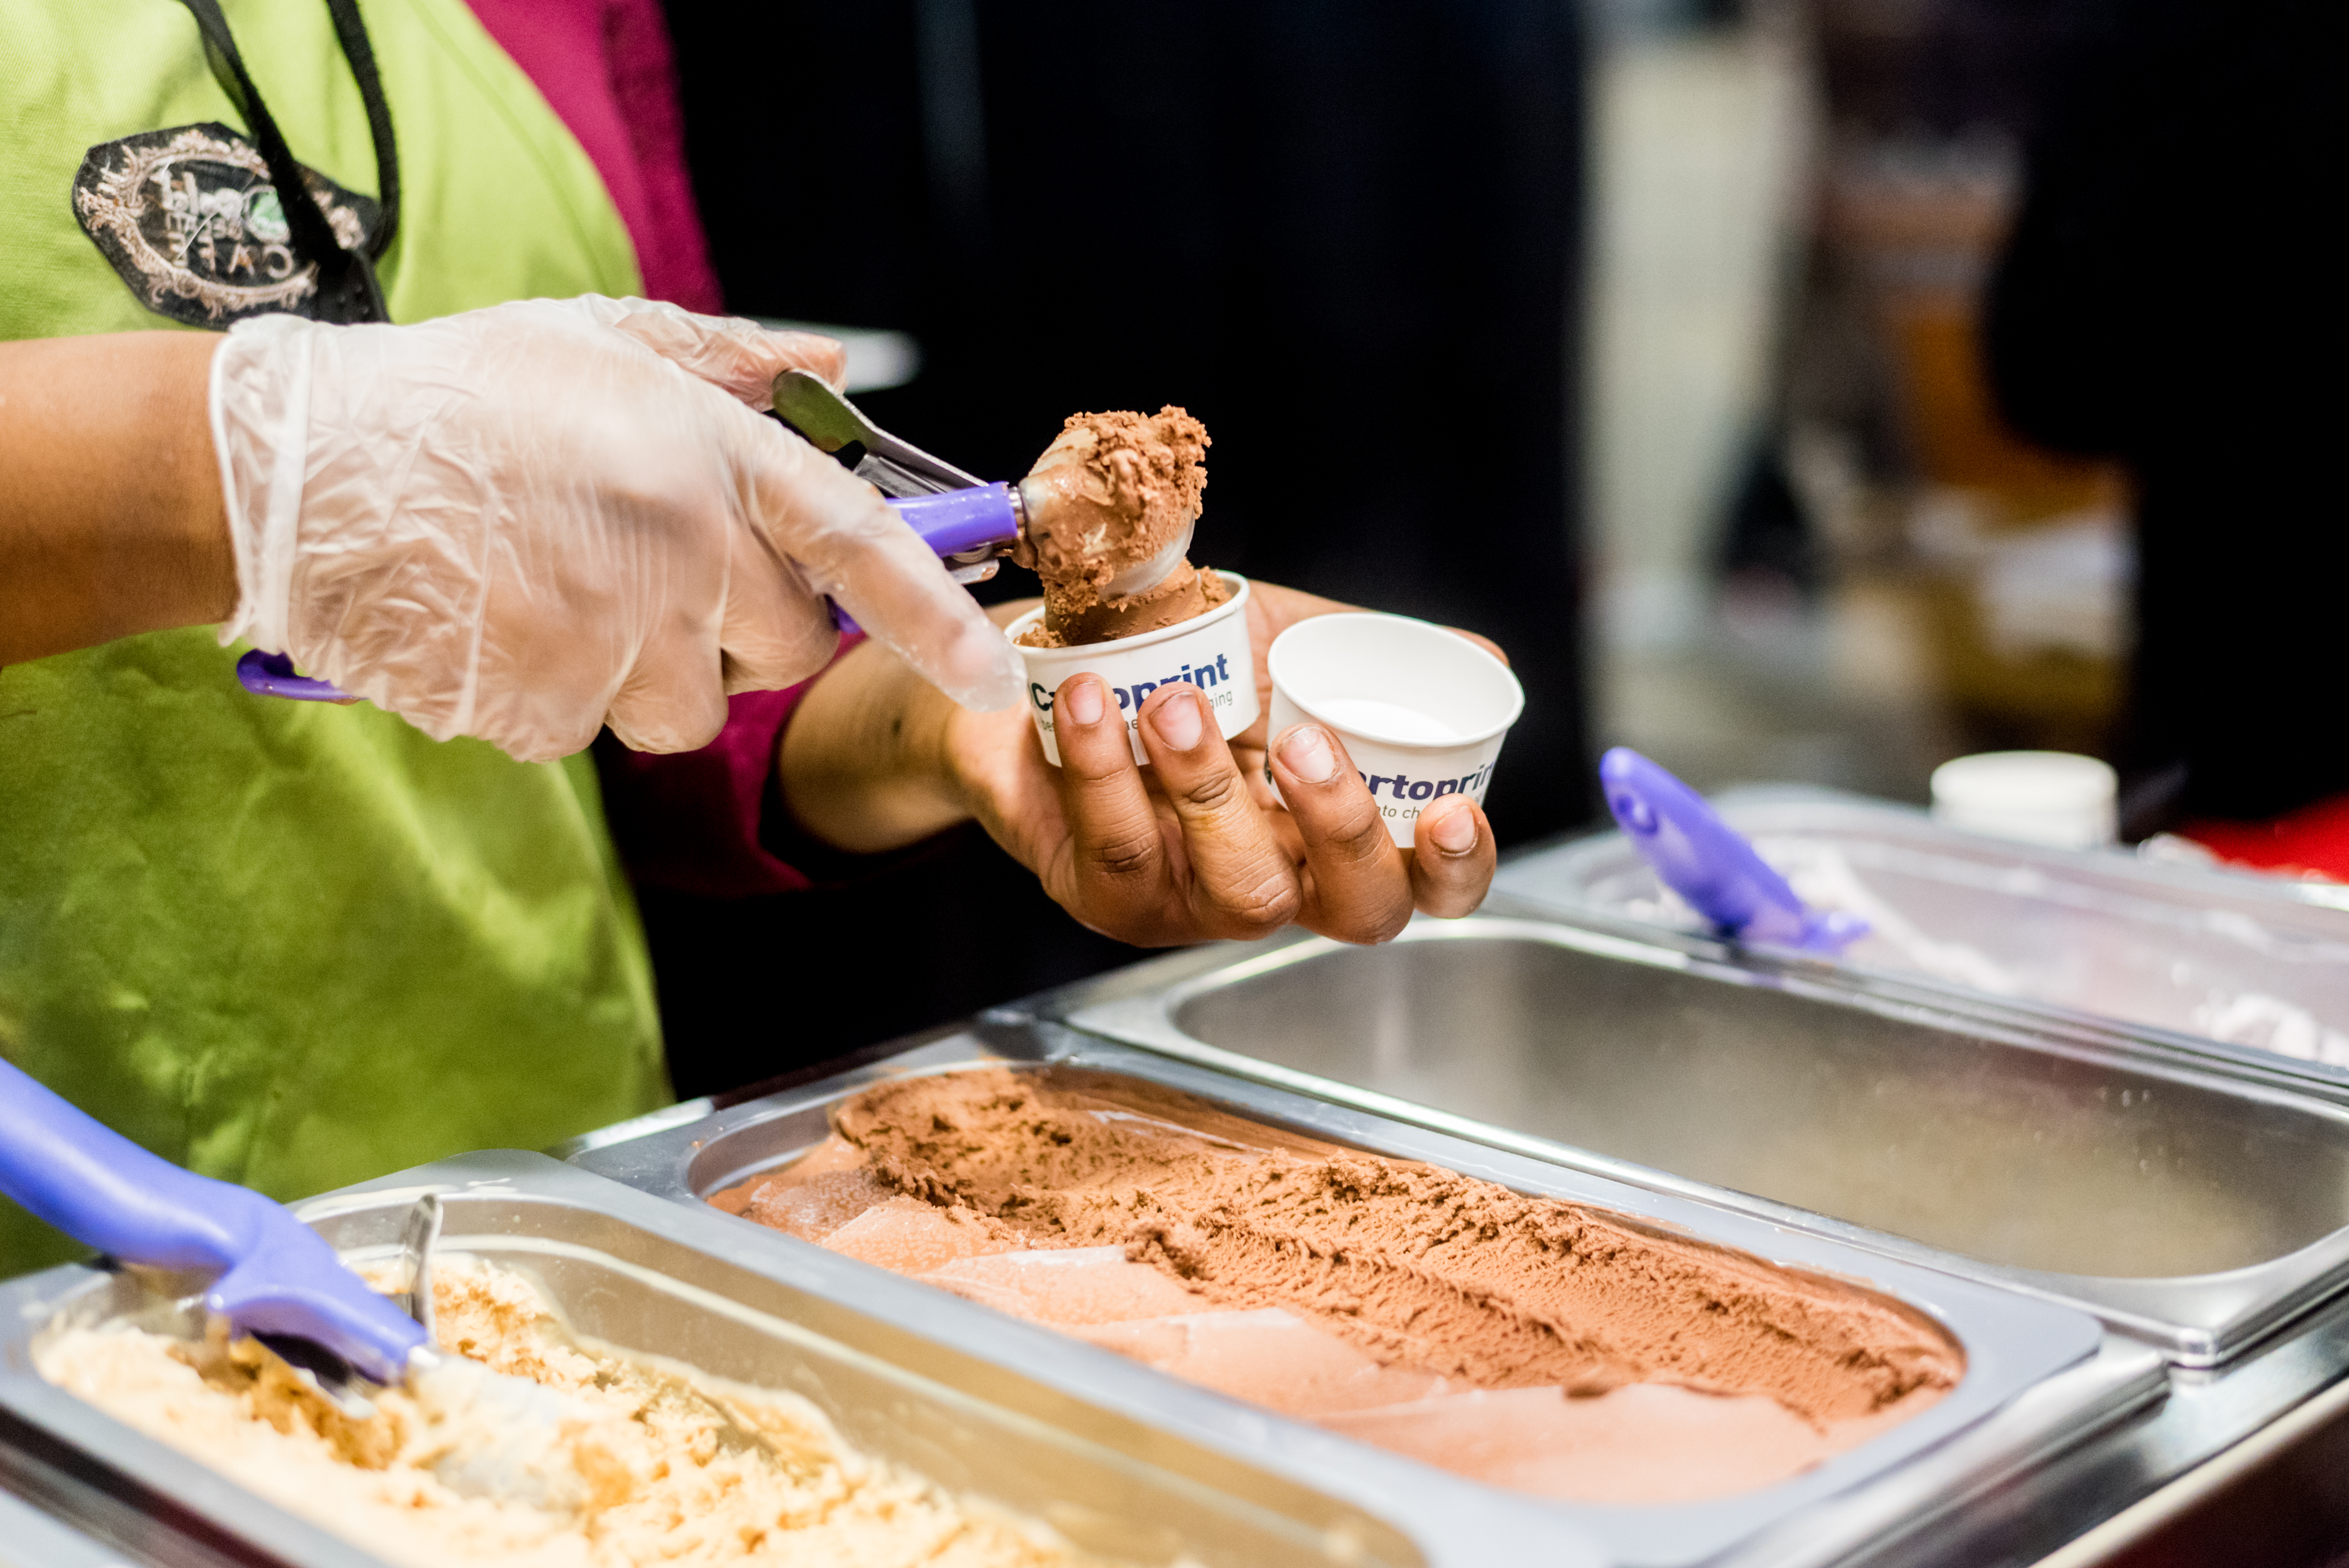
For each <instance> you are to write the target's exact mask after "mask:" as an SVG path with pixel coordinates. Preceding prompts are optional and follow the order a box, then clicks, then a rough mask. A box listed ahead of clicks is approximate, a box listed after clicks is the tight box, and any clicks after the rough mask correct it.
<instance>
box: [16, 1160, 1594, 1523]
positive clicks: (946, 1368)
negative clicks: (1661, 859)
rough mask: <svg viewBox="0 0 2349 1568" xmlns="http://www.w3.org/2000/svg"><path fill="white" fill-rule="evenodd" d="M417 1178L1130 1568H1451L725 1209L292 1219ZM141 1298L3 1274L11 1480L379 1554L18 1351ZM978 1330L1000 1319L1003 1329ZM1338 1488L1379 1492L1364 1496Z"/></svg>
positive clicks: (736, 1368)
mask: <svg viewBox="0 0 2349 1568" xmlns="http://www.w3.org/2000/svg"><path fill="white" fill-rule="evenodd" d="M422 1191H441V1192H443V1193H444V1194H446V1197H445V1213H446V1221H445V1224H444V1228H443V1231H442V1239H441V1243H440V1245H441V1247H442V1249H443V1250H444V1251H451V1252H464V1253H472V1254H474V1255H476V1256H479V1257H483V1258H487V1259H491V1260H493V1261H496V1262H499V1263H502V1264H510V1265H513V1266H516V1267H520V1268H522V1269H524V1270H527V1271H528V1272H529V1273H530V1274H532V1275H533V1277H534V1278H536V1279H537V1280H538V1281H539V1282H540V1283H541V1284H543V1286H544V1287H545V1288H546V1290H547V1293H548V1295H550V1296H551V1298H552V1299H553V1300H554V1303H555V1305H557V1306H558V1307H559V1308H560V1309H561V1310H562V1312H563V1313H564V1316H565V1317H566V1319H567V1320H568V1321H569V1323H570V1325H571V1326H572V1327H573V1328H574V1329H575V1330H576V1331H578V1332H580V1333H582V1334H584V1335H587V1336H593V1337H595V1338H596V1339H600V1340H603V1341H605V1342H606V1343H609V1344H613V1345H616V1346H621V1347H624V1348H627V1349H633V1350H639V1351H646V1352H651V1353H654V1354H657V1355H662V1356H667V1357H674V1358H675V1359H677V1360H679V1361H683V1362H686V1363H688V1364H690V1365H693V1366H697V1367H702V1368H704V1369H706V1370H708V1371H709V1372H712V1373H715V1374H717V1375H719V1376H721V1377H730V1378H735V1379H738V1380H740V1381H742V1382H745V1383H750V1384H753V1385H756V1386H760V1387H771V1388H779V1389H786V1390H789V1391H791V1392H793V1393H797V1394H801V1395H804V1396H805V1397H807V1398H810V1399H812V1400H813V1401H814V1402H815V1403H816V1404H817V1405H818V1406H820V1407H822V1408H823V1409H824V1410H825V1412H826V1413H827V1414H828V1415H829V1416H830V1417H831V1418H833V1421H834V1422H835V1423H837V1425H838V1426H839V1428H840V1430H841V1431H842V1433H843V1435H844V1436H846V1437H847V1438H848V1439H849V1440H850V1441H852V1442H854V1443H855V1444H857V1445H858V1446H860V1447H861V1448H863V1449H864V1450H865V1451H866V1452H868V1453H874V1454H878V1455H881V1456H883V1457H885V1458H888V1459H892V1460H898V1461H900V1462H902V1463H904V1464H905V1465H907V1466H908V1467H910V1468H911V1469H913V1470H916V1471H919V1472H920V1473H922V1474H924V1475H926V1476H928V1477H929V1478H930V1479H932V1480H936V1481H937V1482H939V1483H940V1484H942V1485H944V1486H946V1487H947V1488H948V1489H950V1490H952V1491H957V1492H961V1493H966V1494H970V1495H975V1496H978V1497H982V1498H985V1499H988V1500H990V1501H994V1502H996V1503H999V1504H1001V1505H1003V1506H1005V1507H1008V1508H1010V1509H1013V1510H1016V1511H1019V1512H1021V1513H1025V1514H1028V1515H1030V1516H1031V1517H1035V1518H1040V1519H1043V1520H1045V1521H1046V1522H1050V1523H1051V1524H1053V1525H1055V1526H1057V1527H1058V1528H1059V1529H1060V1530H1061V1532H1063V1533H1064V1534H1066V1535H1067V1536H1069V1537H1070V1538H1071V1540H1072V1541H1073V1542H1076V1543H1077V1544H1079V1545H1081V1546H1084V1547H1087V1548H1090V1549H1092V1550H1095V1551H1098V1552H1102V1553H1105V1554H1110V1555H1113V1556H1116V1557H1119V1558H1123V1559H1124V1560H1126V1561H1129V1562H1132V1563H1136V1564H1149V1565H1169V1564H1173V1563H1177V1562H1178V1561H1179V1562H1181V1563H1185V1564H1188V1563H1200V1564H1209V1565H1215V1568H1288V1565H1291V1564H1311V1563H1321V1564H1327V1565H1330V1568H1373V1565H1377V1568H1420V1565H1422V1564H1424V1563H1433V1562H1438V1561H1444V1560H1445V1559H1440V1558H1437V1557H1435V1556H1433V1555H1426V1554H1423V1553H1421V1552H1420V1551H1418V1550H1417V1549H1416V1548H1415V1547H1414V1546H1413V1544H1412V1542H1410V1540H1409V1539H1407V1538H1406V1537H1405V1536H1404V1535H1403V1534H1402V1533H1400V1532H1398V1531H1397V1530H1396V1529H1395V1528H1393V1527H1392V1525H1390V1524H1388V1523H1385V1522H1381V1519H1380V1518H1379V1517H1378V1512H1379V1511H1377V1510H1373V1509H1369V1508H1364V1507H1361V1506H1357V1505H1356V1503H1354V1502H1350V1501H1345V1500H1344V1499H1341V1498H1340V1497H1339V1496H1336V1495H1334V1494H1331V1493H1329V1492H1326V1491H1318V1490H1316V1489H1315V1488H1314V1487H1313V1486H1311V1485H1310V1484H1306V1483H1302V1482H1300V1480H1299V1479H1297V1477H1296V1476H1295V1475H1294V1474H1293V1473H1289V1474H1284V1473H1282V1470H1280V1469H1279V1468H1278V1467H1272V1466H1266V1465H1260V1464H1253V1463H1250V1462H1248V1461H1247V1460H1245V1459H1242V1458H1238V1457H1236V1456H1235V1455H1234V1453H1232V1452H1231V1451H1229V1449H1225V1450H1222V1451H1218V1450H1217V1449H1216V1448H1214V1447H1211V1446H1207V1445H1202V1444H1199V1443H1195V1442H1192V1441H1187V1440H1185V1439H1183V1438H1181V1437H1179V1436H1176V1435H1174V1434H1173V1433H1170V1432H1168V1431H1166V1430H1164V1429H1158V1428H1156V1427H1154V1426H1152V1425H1149V1424H1147V1423H1145V1422H1144V1421H1142V1420H1137V1419H1135V1418H1133V1416H1132V1415H1131V1414H1128V1413H1125V1412H1124V1411H1122V1410H1120V1409H1118V1408H1115V1402H1114V1401H1110V1402H1102V1401H1096V1400H1089V1399H1087V1398H1084V1396H1083V1393H1082V1392H1081V1390H1080V1391H1073V1392H1072V1391H1071V1390H1069V1389H1067V1388H1066V1387H1062V1386H1060V1383H1064V1382H1065V1381H1066V1380H1065V1379H1061V1380H1060V1383H1056V1382H1055V1381H1052V1380H1040V1379H1038V1378H1037V1377H1034V1376H1032V1375H1031V1371H1032V1369H1033V1368H1035V1367H1039V1366H1040V1365H1041V1364H1043V1363H1044V1362H1046V1361H1048V1360H1049V1359H1050V1358H1051V1357H1053V1356H1056V1355H1059V1354H1061V1353H1063V1352H1064V1351H1065V1349H1066V1345H1067V1342H1066V1341H1064V1340H1061V1339H1059V1338H1057V1337H1052V1338H1050V1340H1049V1342H1045V1343H1037V1344H1030V1345H1022V1344H1019V1343H1017V1342H1016V1341H1017V1339H1018V1336H1001V1337H1002V1338H1003V1339H1004V1340H1005V1343H1004V1344H1001V1345H997V1344H990V1343H988V1342H987V1341H988V1336H986V1335H981V1334H971V1333H963V1334H960V1335H957V1334H954V1333H947V1334H938V1333H933V1332H930V1331H929V1322H928V1320H929V1317H930V1315H931V1313H932V1311H933V1310H934V1308H935V1307H936V1305H937V1299H936V1293H934V1292H931V1291H928V1290H926V1289H923V1288H922V1287H919V1286H915V1285H911V1284H906V1283H905V1282H903V1281H897V1280H894V1279H891V1278H889V1277H888V1276H885V1275H884V1276H882V1277H880V1278H879V1279H866V1278H864V1277H862V1275H861V1274H854V1275H852V1274H849V1273H847V1272H846V1271H843V1270H841V1269H837V1268H829V1269H828V1268H824V1267H822V1266H817V1267H812V1268H810V1267H794V1266H792V1264H797V1263H803V1262H806V1261H808V1260H798V1259H791V1258H786V1259H784V1260H783V1261H782V1263H781V1265H780V1266H779V1265H778V1264H777V1262H776V1261H775V1260H774V1259H773V1258H771V1257H770V1256H766V1255H763V1251H762V1250H761V1249H744V1248H741V1247H740V1246H738V1245H737V1244H736V1243H738V1242H739V1241H740V1230H741V1228H742V1227H741V1222H739V1221H736V1220H733V1219H731V1218H730V1217H728V1216H726V1215H723V1214H719V1213H718V1212H715V1211H708V1212H704V1213H700V1214H696V1213H692V1212H680V1211H679V1210H678V1207H677V1206H676V1205H674V1204H669V1203H665V1202H658V1201H657V1200H654V1199H651V1198H648V1197H646V1196H644V1195H643V1194H641V1193H637V1192H634V1191H629V1190H628V1189H626V1188H625V1187H622V1186H619V1185H617V1184H616V1183H613V1182H609V1181H603V1180H601V1179H600V1178H597V1177H595V1176H592V1175H589V1174H587V1173H586V1172H585V1171H578V1170H574V1169H572V1168H570V1167H567V1166H564V1165H562V1164H560V1163H558V1162H556V1161H552V1160H549V1159H547V1158H546V1157H545V1156H543V1155H538V1154H523V1153H513V1152H493V1153H487V1154H477V1155H468V1156H465V1157H462V1158H460V1159H456V1160H450V1161H441V1162H440V1163H439V1164H435V1165H429V1166H425V1167H422V1168H420V1169H419V1170H416V1171H408V1172H404V1173H403V1174H401V1175H398V1176H395V1177H390V1178H388V1179H386V1180H385V1181H378V1182H372V1183H368V1184H367V1185H366V1186H363V1187H356V1188H349V1189H346V1190H344V1191H340V1192H337V1193H332V1194H328V1195H327V1196H326V1197H323V1198H320V1199H316V1200H314V1201H313V1202H309V1203H307V1204H305V1205H303V1206H302V1209H301V1212H302V1214H303V1217H304V1218H305V1219H306V1220H308V1221H309V1222H311V1223H312V1224H313V1225H314V1226H316V1228H317V1229H318V1230H319V1231H320V1232H321V1233H323V1234H325V1235H326V1237H327V1238H328V1239H329V1240H330V1241H332V1242H334V1243H336V1246H338V1247H339V1248H341V1249H342V1250H343V1251H344V1253H345V1255H346V1256H347V1257H349V1258H351V1259H352V1260H353V1261H355V1262H365V1261H367V1260H368V1259H369V1258H372V1257H381V1256H388V1255H390V1254H391V1253H393V1252H394V1251H395V1250H396V1248H397V1245H398V1227H399V1225H400V1222H401V1221H402V1219H403V1217H404V1216H405V1215H406V1213H407V1212H408V1210H409V1207H410V1205H411V1204H412V1203H413V1202H414V1200H415V1198H416V1197H417V1196H418V1194H419V1193H420V1192H422ZM808 1250H809V1251H811V1252H812V1251H813V1250H814V1249H808ZM730 1253H740V1254H742V1256H743V1260H746V1261H730V1258H729V1255H728V1254H730ZM826 1257H828V1254H818V1257H817V1259H816V1260H813V1261H815V1262H816V1263H817V1264H822V1262H823V1260H824V1259H825V1258H826ZM836 1261H844V1260H836ZM137 1295H138V1287H137V1286H136V1284H134V1282H132V1281H131V1280H130V1279H129V1277H128V1276H125V1275H121V1274H112V1273H109V1272H105V1271H102V1270H98V1269H95V1268H87V1267H79V1266H73V1267H67V1268H59V1269H52V1270H49V1271H48V1272H47V1273H45V1274H35V1275H32V1276H29V1277H28V1278H26V1279H22V1280H17V1281H15V1282H12V1283H11V1284H6V1285H5V1286H0V1470H5V1475H6V1479H7V1483H8V1485H9V1486H10V1488H11V1489H12V1490H14V1491H17V1492H18V1493H20V1494H21V1495H23V1496H25V1497H26V1498H27V1499H28V1500H30V1501H34V1502H36V1503H38V1504H39V1505H40V1506H41V1507H42V1508H43V1509H44V1510H45V1511H47V1512H49V1513H51V1514H54V1515H57V1516H60V1517H62V1518H64V1519H66V1520H67V1521H69V1522H71V1523H72V1524H73V1525H75V1526H76V1527H77V1528H78V1530H80V1531H81V1532H84V1533H85V1534H86V1535H89V1536H94V1537H96V1538H98V1539H99V1540H103V1541H105V1542H108V1543H109V1545H110V1546H113V1547H115V1548H117V1549H119V1551H121V1552H122V1553H123V1554H125V1555H128V1556H131V1557H134V1558H136V1559H137V1560H140V1561H146V1562H161V1563H175V1564H176V1563H254V1562H269V1563H298V1564H305V1565H316V1568H363V1565H365V1564H370V1563H375V1562H376V1561H377V1560H376V1559H374V1558H373V1557H371V1556H369V1555H368V1554H367V1553H366V1552H364V1551H363V1550H362V1549H360V1548H359V1547H357V1546H356V1545H353V1544H352V1543H350V1542H346V1541H344V1540H342V1539H340V1538H339V1537H336V1536H335V1535H333V1534H331V1533H329V1532H326V1531H324V1530H322V1529H320V1528H318V1527H317V1526H316V1525H313V1524H311V1523H309V1522H306V1521H305V1520H301V1519H298V1518H295V1516H293V1515H291V1514H288V1513H286V1512H285V1511H282V1510H280V1509H278V1508H276V1507H274V1506H273V1505H271V1504H269V1503H266V1502H264V1501H261V1500H260V1499H258V1498H256V1497H254V1495H253V1494H251V1493H249V1492H247V1491H243V1489H242V1488H240V1487H238V1486H237V1485H236V1484H234V1483H233V1482H232V1481H230V1480H227V1479H226V1478H224V1477H222V1476H221V1475H219V1474H217V1473H216V1472H214V1471H212V1470H210V1469H208V1468H206V1467H205V1466H204V1465H203V1464H202V1463H200V1462H199V1461H197V1460H193V1459H191V1458H190V1457H188V1456H187V1455H184V1454H182V1453H181V1452H179V1451H178V1450H177V1449H171V1448H170V1447H168V1446H166V1445H164V1444H162V1443H160V1442H157V1441H155V1440H154V1439H150V1438H147V1437H145V1436H143V1435H141V1434H140V1433H139V1432H136V1431H134V1430H132V1429H129V1428H128V1427H125V1426H123V1425H122V1424H120V1423H119V1422H118V1421H116V1420H114V1419H113V1418H110V1417H109V1416H107V1415H105V1414H104V1413H103V1412H101V1411H99V1410H98V1408H95V1407H93V1406H90V1405H87V1404H84V1403H83V1402H82V1401H81V1400H79V1399H78V1398H75V1397H74V1396H72V1395H70V1394H67V1393H66V1392H64V1391H62V1390H60V1389H57V1388H55V1387H50V1386H49V1385H48V1384H47V1383H46V1382H44V1381H43V1380H42V1379H41V1377H40V1376H39V1375H38V1374H37V1373H36V1371H34V1369H33V1367H32V1365H31V1359H30V1353H31V1347H32V1346H33V1344H34V1343H35V1341H36V1336H37V1335H39V1334H40V1333H41V1332H43V1331H44V1329H45V1328H46V1327H47V1326H48V1325H50V1324H52V1323H54V1322H57V1321H61V1320H67V1321H91V1320H98V1319H104V1318H108V1317H110V1316H114V1315H119V1314H120V1313H121V1312H123V1311H124V1310H126V1309H127V1308H129V1306H130V1305H132V1304H133V1302H134V1301H135V1300H136V1299H137ZM957 1305H959V1304H957ZM966 1326H967V1325H966ZM988 1327H990V1328H994V1329H997V1330H998V1332H999V1325H998V1324H996V1323H994V1322H990V1323H989V1324H988ZM1034 1337H1035V1338H1036V1339H1037V1340H1038V1341H1040V1342H1042V1341H1045V1337H1046V1336H1042V1335H1041V1334H1038V1335H1036V1336H1034ZM1023 1367H1026V1368H1029V1369H1030V1370H1023V1369H1022V1368H1023ZM1349 1490H1350V1491H1352V1492H1353V1493H1355V1494H1357V1496H1358V1497H1361V1498H1362V1499H1365V1500H1375V1499H1376V1497H1377V1493H1376V1491H1375V1489H1374V1488H1373V1487H1370V1486H1355V1487H1352V1488H1350V1489H1349ZM1495 1540H1496V1541H1497V1542H1501V1543H1502V1544H1503V1545H1504V1547H1505V1548H1506V1550H1507V1551H1509V1552H1512V1553H1518V1555H1516V1556H1515V1557H1513V1558H1512V1559H1511V1560H1514V1561H1526V1562H1535V1561H1545V1562H1551V1563H1559V1564H1563V1565H1568V1568H1584V1565H1588V1564H1595V1563H1598V1562H1599V1561H1600V1559H1599V1553H1597V1552H1596V1550H1595V1549H1594V1548H1593V1547H1591V1545H1590V1544H1589V1543H1588V1542H1581V1541H1578V1539H1577V1538H1576V1537H1575V1536H1574V1534H1573V1532H1564V1533H1563V1534H1561V1535H1559V1536H1557V1537H1556V1538H1555V1539H1552V1540H1549V1541H1546V1542H1543V1543H1542V1545H1541V1547H1540V1549H1539V1551H1538V1553H1537V1552H1535V1551H1534V1550H1533V1542H1532V1540H1531V1538H1528V1537H1525V1536H1522V1535H1517V1536H1512V1535H1510V1534H1509V1533H1508V1532H1507V1530H1506V1526H1503V1527H1501V1528H1499V1529H1498V1530H1497V1531H1496V1533H1495ZM1470 1560H1471V1559H1467V1558H1460V1557H1454V1558H1451V1559H1449V1561H1454V1562H1463V1563H1464V1562H1467V1561H1470ZM1496 1560H1498V1559H1496V1558H1487V1559H1485V1561H1487V1562H1489V1561H1496Z"/></svg>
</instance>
